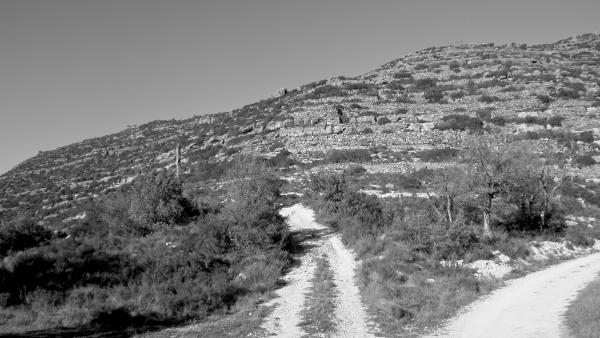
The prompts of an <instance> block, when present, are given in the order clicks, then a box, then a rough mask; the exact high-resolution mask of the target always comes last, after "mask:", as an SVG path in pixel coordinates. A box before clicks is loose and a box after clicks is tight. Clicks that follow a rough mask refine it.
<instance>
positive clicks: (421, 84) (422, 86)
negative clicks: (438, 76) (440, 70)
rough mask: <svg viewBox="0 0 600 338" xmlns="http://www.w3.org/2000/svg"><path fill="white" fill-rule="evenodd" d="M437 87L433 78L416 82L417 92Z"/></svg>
mask: <svg viewBox="0 0 600 338" xmlns="http://www.w3.org/2000/svg"><path fill="white" fill-rule="evenodd" d="M435 87H436V80H435V79H432V78H425V79H420V80H417V82H415V90H422V91H425V90H427V89H430V88H435Z"/></svg>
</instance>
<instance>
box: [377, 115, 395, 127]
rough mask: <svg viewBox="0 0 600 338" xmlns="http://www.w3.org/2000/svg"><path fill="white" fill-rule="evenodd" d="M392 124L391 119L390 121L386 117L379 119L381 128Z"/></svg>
mask: <svg viewBox="0 0 600 338" xmlns="http://www.w3.org/2000/svg"><path fill="white" fill-rule="evenodd" d="M390 122H392V121H390V119H388V118H387V117H385V116H382V117H379V118H377V124H378V125H380V126H383V125H386V124H388V123H390Z"/></svg>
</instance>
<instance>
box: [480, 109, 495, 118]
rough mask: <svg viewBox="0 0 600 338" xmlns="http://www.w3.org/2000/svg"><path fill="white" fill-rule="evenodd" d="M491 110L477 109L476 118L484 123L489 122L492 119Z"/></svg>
mask: <svg viewBox="0 0 600 338" xmlns="http://www.w3.org/2000/svg"><path fill="white" fill-rule="evenodd" d="M493 110H494V109H492V108H491V107H486V108H480V109H477V117H479V118H480V119H482V120H484V121H489V120H490V119H491V118H492V111H493Z"/></svg>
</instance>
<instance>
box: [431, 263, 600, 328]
mask: <svg viewBox="0 0 600 338" xmlns="http://www.w3.org/2000/svg"><path fill="white" fill-rule="evenodd" d="M598 273H600V253H596V254H592V255H589V256H585V257H581V258H577V259H574V260H570V261H567V262H564V263H561V264H558V265H554V266H552V267H550V268H548V269H545V270H542V271H538V272H534V273H531V274H529V275H527V276H524V277H521V278H518V279H514V280H512V281H509V282H508V283H507V285H506V286H505V287H502V288H500V289H498V290H496V291H494V292H493V293H492V294H490V295H488V296H486V297H483V298H482V299H480V300H477V301H475V302H474V303H473V304H472V305H470V306H468V307H467V308H465V310H463V311H462V312H461V313H460V314H459V315H458V316H457V317H455V318H453V319H451V320H450V321H449V322H448V323H447V325H445V326H444V327H442V328H441V329H439V330H438V331H437V332H436V333H434V334H433V335H430V336H427V337H461V338H470V337H473V338H475V337H477V338H480V337H488V338H494V337H502V338H505V337H517V338H521V337H523V338H528V337H544V338H550V337H568V332H567V330H566V328H565V324H564V317H563V316H564V313H565V311H566V310H567V307H568V305H569V303H570V302H571V301H572V300H574V299H575V297H576V296H577V293H578V291H579V290H581V289H582V288H583V287H585V286H586V285H587V284H588V283H590V282H591V281H592V280H594V278H596V277H597V276H598Z"/></svg>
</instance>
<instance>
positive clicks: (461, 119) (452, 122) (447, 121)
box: [436, 114, 483, 132]
mask: <svg viewBox="0 0 600 338" xmlns="http://www.w3.org/2000/svg"><path fill="white" fill-rule="evenodd" d="M436 128H437V129H439V130H462V131H464V130H467V129H469V130H470V131H472V132H479V131H481V130H482V129H483V122H482V121H481V119H479V118H477V117H470V116H466V115H459V114H450V115H446V116H444V117H443V118H442V121H440V122H438V124H437V125H436Z"/></svg>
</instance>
